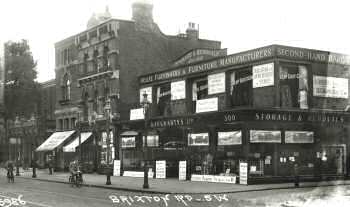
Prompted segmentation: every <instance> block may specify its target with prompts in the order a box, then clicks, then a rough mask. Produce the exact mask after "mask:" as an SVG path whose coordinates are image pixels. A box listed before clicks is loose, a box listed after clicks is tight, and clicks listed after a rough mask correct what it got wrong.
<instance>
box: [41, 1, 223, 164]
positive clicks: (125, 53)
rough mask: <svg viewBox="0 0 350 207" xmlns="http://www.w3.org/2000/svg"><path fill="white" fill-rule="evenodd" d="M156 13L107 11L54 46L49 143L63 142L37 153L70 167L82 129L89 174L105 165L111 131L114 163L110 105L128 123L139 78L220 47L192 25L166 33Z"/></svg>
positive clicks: (142, 8)
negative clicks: (123, 15) (128, 15)
mask: <svg viewBox="0 0 350 207" xmlns="http://www.w3.org/2000/svg"><path fill="white" fill-rule="evenodd" d="M152 10H153V5H151V4H149V3H146V2H135V3H134V4H133V5H132V20H120V19H113V18H111V14H110V13H109V10H108V7H107V8H106V11H105V12H104V13H101V14H96V15H93V16H92V17H91V18H90V19H89V21H88V24H87V29H86V30H85V31H82V32H81V33H79V34H75V35H73V36H71V37H68V38H66V39H64V40H62V41H59V42H57V43H56V44H55V53H56V68H55V73H56V101H57V102H56V111H55V116H56V135H57V136H56V135H55V134H54V135H53V136H52V137H50V138H48V140H47V143H48V142H49V141H50V140H54V139H55V136H56V138H57V137H60V136H61V137H62V139H61V140H60V141H59V142H57V143H56V144H55V145H51V146H46V147H44V145H46V144H45V143H44V144H43V146H42V147H39V148H38V149H37V151H46V152H50V153H52V155H54V156H55V160H56V166H57V167H58V168H65V167H67V166H68V162H69V161H70V160H71V159H73V158H74V157H77V156H78V155H79V154H78V153H77V152H78V151H76V147H77V143H78V142H77V141H76V140H77V139H78V138H77V137H78V134H79V133H78V130H79V131H80V132H81V141H82V143H83V144H82V161H83V162H84V164H85V165H84V166H85V167H86V168H87V169H86V170H88V171H89V170H92V169H98V168H101V166H103V165H104V164H106V160H107V159H106V156H107V153H106V150H107V138H106V137H107V131H108V132H110V133H109V134H110V136H111V140H110V141H111V147H112V153H111V156H110V158H111V159H110V160H112V158H114V156H115V154H117V151H115V150H114V143H115V140H114V137H113V134H114V133H113V130H112V126H111V127H110V128H109V129H108V130H107V124H108V123H107V122H106V120H107V119H106V113H105V106H106V103H107V102H110V103H111V104H110V105H111V113H110V115H109V117H110V118H111V119H112V118H113V119H124V120H126V119H129V110H130V109H131V108H133V107H135V106H134V104H136V103H137V100H138V96H139V95H138V88H139V83H138V79H137V77H138V76H140V75H143V74H145V73H149V72H156V71H159V70H162V69H163V68H167V67H169V66H170V64H171V63H172V61H173V60H175V59H176V58H178V57H179V56H181V55H183V54H184V53H185V52H187V51H189V50H192V49H194V48H211V49H219V48H220V42H218V41H211V40H204V39H200V38H199V31H198V29H197V28H196V26H195V25H194V24H193V23H191V24H190V25H189V28H188V29H187V33H186V34H182V35H177V36H170V35H165V34H163V33H162V32H161V30H160V29H159V27H158V25H157V24H156V23H155V22H154V21H153V15H152ZM77 126H79V129H78V127H77ZM59 135H60V136H59ZM85 140H86V141H85ZM74 143H75V144H74ZM77 149H78V148H77Z"/></svg>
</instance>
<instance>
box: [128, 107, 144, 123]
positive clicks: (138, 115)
mask: <svg viewBox="0 0 350 207" xmlns="http://www.w3.org/2000/svg"><path fill="white" fill-rule="evenodd" d="M144 118H145V115H144V113H143V108H139V109H131V110H130V120H138V119H144Z"/></svg>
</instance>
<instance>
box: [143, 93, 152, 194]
mask: <svg viewBox="0 0 350 207" xmlns="http://www.w3.org/2000/svg"><path fill="white" fill-rule="evenodd" d="M149 105H150V102H149V101H148V99H147V93H146V92H144V94H143V99H142V102H141V106H142V107H143V114H144V118H145V131H144V140H145V141H144V147H143V159H144V160H143V188H149V184H148V166H147V158H146V156H147V127H148V123H147V122H148V108H149Z"/></svg>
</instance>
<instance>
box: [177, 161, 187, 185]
mask: <svg viewBox="0 0 350 207" xmlns="http://www.w3.org/2000/svg"><path fill="white" fill-rule="evenodd" d="M186 167H187V162H186V160H185V161H179V180H186Z"/></svg>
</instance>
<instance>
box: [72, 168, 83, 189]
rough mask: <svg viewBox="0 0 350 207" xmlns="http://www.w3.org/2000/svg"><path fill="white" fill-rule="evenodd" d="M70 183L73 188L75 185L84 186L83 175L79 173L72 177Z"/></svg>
mask: <svg viewBox="0 0 350 207" xmlns="http://www.w3.org/2000/svg"><path fill="white" fill-rule="evenodd" d="M69 183H70V184H71V186H72V187H74V185H75V186H76V187H81V186H82V185H83V174H82V173H81V172H80V171H78V172H77V173H76V174H74V175H70V176H69Z"/></svg>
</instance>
